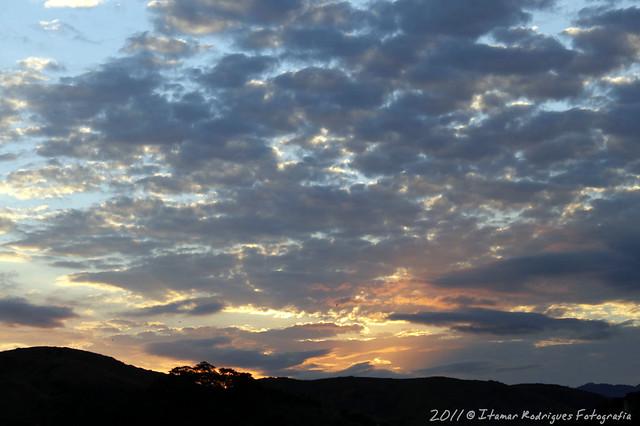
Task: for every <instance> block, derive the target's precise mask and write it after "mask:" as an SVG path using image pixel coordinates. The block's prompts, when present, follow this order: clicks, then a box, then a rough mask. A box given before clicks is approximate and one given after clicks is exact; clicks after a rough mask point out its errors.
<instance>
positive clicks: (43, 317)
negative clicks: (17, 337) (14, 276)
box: [0, 298, 76, 328]
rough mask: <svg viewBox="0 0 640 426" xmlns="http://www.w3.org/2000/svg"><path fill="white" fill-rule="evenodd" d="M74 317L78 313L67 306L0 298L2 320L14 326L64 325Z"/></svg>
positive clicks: (46, 326)
mask: <svg viewBox="0 0 640 426" xmlns="http://www.w3.org/2000/svg"><path fill="white" fill-rule="evenodd" d="M74 317H76V314H75V313H74V312H73V311H72V310H71V309H70V308H66V307H61V306H47V305H34V304H31V303H30V302H29V301H27V300H26V299H22V298H2V299H0V322H3V323H5V324H8V325H12V326H28V327H39V328H55V327H62V326H63V321H64V320H66V319H70V318H74Z"/></svg>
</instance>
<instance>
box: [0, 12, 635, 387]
mask: <svg viewBox="0 0 640 426" xmlns="http://www.w3.org/2000/svg"><path fill="white" fill-rule="evenodd" d="M47 3H48V4H49V5H54V4H57V5H59V6H62V5H63V4H64V5H66V6H82V5H84V6H89V5H93V6H95V5H96V4H97V3H99V2H97V1H84V2H82V1H53V0H51V1H48V2H47ZM605 3H606V4H605ZM41 4H44V2H41ZM598 4H600V3H598ZM556 6H562V2H553V1H548V0H523V1H515V0H487V1H483V2H478V1H472V0H451V1H442V0H422V1H418V0H398V1H386V0H380V1H373V2H370V3H368V4H367V5H366V6H363V4H362V2H359V1H358V2H356V1H348V2H312V1H305V0H285V1H282V0H277V1H276V0H266V1H265V0H260V1H258V0H238V1H226V0H224V1H211V0H184V1H177V0H175V1H174V0H166V1H152V2H149V3H148V7H147V12H148V13H149V18H150V22H149V25H150V26H149V27H148V28H146V29H142V28H141V29H139V30H138V31H137V32H135V33H134V34H131V35H129V37H128V38H126V40H125V41H124V44H123V46H121V50H120V51H119V52H118V53H117V54H116V55H113V56H110V57H109V58H108V59H105V60H104V61H103V62H102V63H100V64H95V65H93V66H88V67H85V68H84V71H82V72H79V73H75V74H74V73H70V74H69V75H66V76H64V77H58V76H59V74H57V75H56V78H54V77H53V76H52V75H53V74H51V73H52V71H53V70H51V69H47V68H46V67H40V68H38V67H35V68H34V67H30V68H24V67H23V68H20V69H17V70H15V71H13V72H12V71H6V72H3V73H2V74H1V75H0V77H1V80H0V83H1V86H2V87H1V89H0V90H2V96H1V98H2V100H0V130H1V131H2V135H0V141H20V142H22V141H24V142H25V145H24V146H30V147H32V151H31V152H26V151H25V152H22V151H20V152H18V151H17V149H16V148H15V147H14V146H13V145H12V144H5V145H3V151H2V152H1V153H0V161H2V167H3V170H5V168H6V173H4V174H3V175H2V177H1V178H0V179H2V181H0V191H1V192H3V195H7V196H10V197H14V198H21V199H28V200H31V201H30V202H34V203H35V200H44V199H45V198H46V197H50V198H56V199H55V200H51V201H52V202H51V203H49V201H47V204H48V205H50V206H63V207H64V208H58V207H50V208H49V210H47V211H46V212H36V211H31V212H30V213H23V211H16V210H7V211H5V210H0V232H4V234H3V236H2V238H3V239H2V240H1V242H0V244H1V245H2V247H1V248H0V253H5V252H6V253H14V252H15V253H26V252H28V253H30V255H31V256H33V261H34V262H39V263H44V264H47V265H53V266H55V267H57V268H61V269H56V271H63V272H62V273H64V274H66V276H65V277H64V278H65V279H66V282H68V283H71V284H75V285H84V284H90V285H93V287H92V289H96V288H101V289H103V288H104V286H105V285H107V286H109V287H111V290H114V289H115V291H118V292H128V293H127V294H129V295H130V296H131V297H132V298H136V300H137V301H139V302H141V303H144V306H147V307H146V308H143V309H139V310H134V311H132V310H131V305H126V304H124V303H123V304H122V305H121V306H111V305H109V306H106V305H105V306H96V311H97V313H96V316H102V317H103V318H102V319H105V320H106V319H107V317H108V316H109V315H112V314H113V313H114V312H117V313H118V315H122V316H125V317H128V318H129V319H133V320H138V319H141V320H140V321H141V323H142V321H143V319H144V318H145V317H154V318H152V319H153V320H154V324H155V323H156V321H155V320H159V319H161V320H163V321H166V322H167V323H171V322H174V325H175V322H177V321H184V322H186V321H193V322H194V323H197V324H200V325H201V324H202V322H203V321H208V320H211V321H213V318H214V316H213V315H212V314H216V317H215V318H218V317H225V320H226V319H228V318H230V317H232V315H236V314H237V312H251V314H250V315H253V314H255V313H256V312H259V313H262V314H264V313H265V312H273V311H274V310H284V311H287V313H288V314H292V315H293V314H295V315H298V314H301V312H302V311H304V312H305V313H312V314H313V315H315V316H314V317H313V318H315V319H316V320H318V321H336V323H338V324H342V322H340V321H337V320H336V317H339V318H341V319H342V320H344V319H348V320H349V321H351V320H352V319H353V320H354V323H358V321H360V320H362V324H364V323H365V322H366V321H369V320H371V319H372V318H373V319H379V318H386V317H387V316H388V315H389V313H390V312H396V314H393V315H392V316H391V317H392V318H395V319H406V320H408V321H410V322H411V323H412V324H403V325H402V327H407V328H413V327H418V325H416V324H426V325H438V326H443V327H447V328H449V329H453V330H457V331H461V332H464V333H461V334H462V335H463V337H462V338H463V339H464V341H465V342H466V344H468V345H469V347H470V348H472V347H473V348H477V347H478V346H477V345H478V344H479V343H478V341H480V340H482V339H485V338H486V336H487V335H489V336H507V337H511V336H514V338H517V339H522V342H521V343H518V344H517V343H514V342H512V343H511V344H512V345H513V350H514V351H516V350H517V352H518V353H529V352H528V351H531V350H532V349H531V348H532V347H535V344H537V340H536V339H540V338H543V339H544V338H547V337H548V338H550V339H560V340H562V341H563V342H565V343H566V345H567V347H563V348H559V347H557V348H553V349H552V348H551V346H548V347H545V349H539V348H537V347H535V348H536V349H533V350H532V351H533V352H535V354H533V352H532V353H531V354H529V355H527V356H529V357H531V358H532V360H531V362H529V361H523V362H522V363H519V364H517V365H513V366H512V367H514V368H515V367H519V366H527V365H534V364H535V365H540V366H542V365H550V364H548V363H545V362H544V359H542V357H541V356H539V357H537V358H536V354H539V353H541V352H545V351H546V352H545V353H552V352H553V353H555V354H567V355H566V356H565V355H562V356H561V355H557V356H558V357H559V358H558V359H563V360H566V359H569V355H568V354H574V353H575V352H574V349H571V348H569V347H568V346H569V343H567V342H571V341H574V340H579V341H580V342H581V343H580V344H583V345H587V344H588V345H590V347H599V346H598V345H599V344H600V343H601V342H604V341H612V342H613V341H615V342H617V343H616V345H618V346H616V347H619V346H620V345H622V343H621V342H623V341H624V340H626V339H629V337H628V336H633V335H635V334H634V332H632V331H630V330H629V329H630V328H633V327H620V326H617V325H615V324H613V323H607V322H603V321H601V319H602V318H603V316H602V312H605V311H606V312H609V310H611V309H612V310H614V311H615V315H617V316H619V317H620V319H619V320H618V319H617V318H616V319H615V321H617V322H618V323H619V322H622V321H624V320H628V319H633V318H635V317H634V315H636V314H635V313H634V312H637V311H635V310H634V309H635V308H634V307H636V305H637V303H638V301H639V300H640V292H638V289H639V288H640V287H638V282H639V278H640V275H639V271H640V257H639V255H638V253H640V247H639V246H638V241H640V233H639V231H638V226H637V218H636V216H637V212H638V210H639V208H640V196H639V195H638V193H639V192H638V175H639V171H640V163H639V162H638V158H639V155H640V150H639V149H638V143H637V134H638V131H640V127H639V124H638V123H639V121H638V120H637V119H636V117H637V116H638V115H639V114H640V83H639V82H638V79H637V76H636V75H635V74H634V73H633V71H634V69H635V67H636V66H637V63H638V59H639V58H640V49H639V47H638V46H639V45H638V43H637V40H638V37H639V36H640V28H639V27H638V24H637V22H638V15H639V14H640V12H639V10H640V9H638V8H637V7H624V8H622V7H619V5H618V4H616V3H614V2H604V3H603V4H600V6H599V7H585V8H584V9H583V10H581V11H580V12H578V13H575V14H573V15H570V16H559V17H558V18H559V19H560V18H561V19H563V20H564V21H565V23H566V27H567V28H566V29H565V30H564V31H563V32H562V33H558V34H552V33H550V32H549V31H546V30H541V29H540V28H538V27H537V25H538V23H539V22H538V20H539V19H540V17H541V16H542V15H540V12H543V13H548V12H549V11H553V10H564V9H563V8H561V7H560V8H558V9H553V8H554V7H556ZM102 9H107V7H105V8H97V9H96V10H94V11H92V12H87V13H99V12H100V11H102ZM105 12H106V11H105ZM567 13H573V12H567ZM81 15H84V12H83V13H81ZM47 19H50V17H49V18H47ZM67 21H68V24H69V25H71V24H78V21H74V20H73V19H72V17H71V15H69V17H65V24H66V23H67ZM41 25H42V27H43V28H44V29H48V30H52V31H57V30H59V31H63V30H65V28H63V26H62V21H43V22H42V23H41ZM540 27H542V28H547V27H549V26H547V25H542V26H540ZM68 28H72V27H68ZM68 28H67V32H69V33H73V32H72V31H71V30H69V29H68ZM82 28H83V29H84V27H82ZM88 36H90V34H88ZM123 39H124V37H123ZM211 46H213V48H212V47H211ZM21 146H22V145H21ZM25 150H27V148H25ZM23 159H24V160H25V161H22V160H23ZM31 160H33V161H31ZM18 162H20V165H19V166H16V167H15V168H13V169H12V164H13V163H18ZM34 181H35V183H34ZM87 195H89V196H87ZM60 199H64V200H65V202H64V203H59V201H60ZM67 200H69V202H68V203H67V202H66V201H67ZM43 204H44V203H43ZM7 257H8V256H7ZM14 258H16V256H14ZM62 268H63V269H62ZM95 284H99V285H100V286H97V287H96V286H95ZM74 291H75V290H74ZM95 291H98V290H95ZM103 297H104V300H115V299H113V298H109V297H107V296H103ZM176 300H180V301H179V302H176ZM434 305H435V306H434ZM558 305H561V307H562V309H566V312H567V315H569V316H570V315H572V314H571V313H570V312H572V310H571V308H572V307H573V308H574V309H576V310H577V311H580V312H582V313H584V312H587V314H585V315H584V318H585V319H583V317H582V316H581V317H580V318H578V317H576V318H555V317H552V316H550V315H548V314H542V313H540V312H547V313H549V312H558V311H557V309H558ZM576 305H580V306H578V307H576ZM603 305H607V306H606V309H605V307H603ZM223 306H224V307H228V308H229V309H223V310H221V308H222V307H223ZM478 306H482V307H491V309H490V310H480V309H477V307H478ZM521 306H527V307H530V308H531V309H532V310H533V312H511V311H512V310H517V308H518V307H521ZM473 307H476V309H474V308H473ZM234 309H235V312H236V313H235V314H234V313H231V312H234ZM608 309H609V310H608ZM399 312H418V314H410V315H408V314H399ZM536 312H537V313H536ZM281 313H282V312H280V314H281ZM636 316H637V315H636ZM260 318H263V317H260ZM319 318H320V319H319ZM586 318H592V320H591V321H590V320H587V319H586ZM271 319H272V318H270V320H271ZM612 321H613V320H612ZM133 322H134V323H136V325H137V324H138V323H137V321H133ZM256 322H258V323H259V324H252V325H253V326H258V327H262V324H261V321H256ZM225 323H226V322H225ZM150 324H151V323H150ZM286 325H291V323H286ZM395 325H396V326H399V325H400V324H395ZM164 326H166V325H162V326H158V327H164ZM282 326H284V325H282ZM139 327H141V328H143V327H144V326H142V325H140V326H139ZM147 327H151V326H147ZM168 327H170V326H168ZM296 327H297V328H282V329H272V330H263V331H261V332H256V333H253V334H251V335H250V336H248V335H244V334H243V335H242V337H243V338H245V339H248V338H249V337H250V340H251V342H254V344H253V345H248V346H247V345H243V340H242V339H240V338H233V339H232V340H231V341H228V342H222V341H216V342H210V341H207V339H208V338H211V336H209V335H206V333H205V334H204V335H199V334H197V333H196V334H193V335H190V334H188V333H187V334H180V333H176V335H175V336H173V337H171V338H170V339H169V338H167V339H166V341H163V342H159V341H156V340H153V341H146V340H135V339H133V340H132V341H133V342H135V343H132V344H136V345H139V346H145V347H148V348H149V349H150V351H151V352H153V353H163V354H165V355H166V356H170V355H171V354H173V356H182V357H188V358H197V359H198V360H200V359H205V358H207V357H209V358H211V359H212V360H216V359H218V360H219V361H216V362H218V363H219V362H224V361H226V360H230V359H232V358H233V356H237V359H242V360H243V362H242V363H243V365H246V366H247V367H248V368H258V366H259V365H263V366H265V368H267V367H268V368H270V369H272V370H275V369H284V370H291V369H296V368H298V367H300V366H301V365H303V364H304V361H305V360H307V359H311V358H309V357H312V355H313V353H316V352H313V351H320V352H318V353H325V352H323V351H329V354H331V353H332V352H331V351H332V350H334V349H336V348H338V347H341V348H343V349H344V348H346V347H348V345H353V346H349V347H350V348H351V350H353V351H358V350H360V351H364V349H362V348H361V347H358V346H357V344H356V343H344V342H343V343H340V344H339V343H336V342H335V341H336V340H339V339H340V338H344V337H345V336H347V335H358V334H359V333H361V332H362V329H361V328H359V327H360V326H359V325H358V324H350V325H349V326H346V327H349V328H347V329H345V328H339V327H338V326H336V325H335V324H333V325H332V324H330V323H324V322H319V323H318V324H316V325H309V324H299V325H298V326H296ZM343 327H345V326H343ZM362 327H363V326H362ZM374 328H375V327H374ZM623 329H624V330H623ZM137 331H139V330H137ZM137 331H136V332H137ZM409 331H411V330H409ZM136 332H133V331H132V332H131V333H136ZM202 333H204V331H202ZM234 333H235V334H234V336H236V337H237V335H240V334H241V333H239V332H238V331H237V330H236V331H235V332H234ZM375 333H376V332H372V335H370V336H369V337H371V338H372V339H371V340H367V343H366V344H365V343H363V344H362V346H367V347H369V346H375V345H383V343H382V342H384V344H386V345H389V347H392V346H393V347H396V346H397V347H405V346H404V345H398V344H397V343H398V340H393V339H396V338H397V339H403V341H411V345H414V346H412V348H413V349H419V348H420V347H423V346H427V345H431V344H432V342H431V341H429V340H428V339H426V338H424V339H423V340H420V339H419V338H418V337H416V336H409V335H410V334H411V333H407V334H406V335H405V337H394V338H393V339H391V338H389V340H385V338H384V337H381V336H378V335H377V334H375ZM214 334H215V333H214ZM169 337H170V336H169ZM214 337H215V336H214ZM605 338H606V339H605ZM474 339H476V340H474ZM392 340H393V341H392ZM190 341H193V345H192V346H193V347H194V348H196V349H192V352H190V353H187V352H185V351H186V350H187V349H184V348H186V347H188V346H189V345H190V343H189V342H190ZM269 342H272V343H273V345H269V344H268V343H269ZM585 342H588V343H585ZM245 343H246V342H245ZM275 343H277V345H276V344H275ZM147 344H148V345H149V346H146V345H147ZM154 345H156V346H154ZM157 345H160V346H157ZM474 345H475V346H474ZM487 345H489V346H487V347H488V349H487V350H486V354H487V356H486V358H487V359H486V360H484V359H483V360H474V359H469V358H468V357H462V356H461V358H460V359H453V360H451V361H450V362H441V364H442V365H443V366H446V365H449V364H452V363H454V364H456V365H454V367H451V369H455V368H457V369H459V370H461V371H467V372H472V371H476V372H480V371H492V372H494V373H496V374H499V373H498V368H497V367H495V366H496V365H498V364H499V363H498V362H497V361H495V360H494V359H493V358H492V357H497V355H495V353H496V350H495V346H491V344H490V342H489V343H487ZM518 345H521V346H518ZM409 346H410V345H409ZM516 346H517V347H516ZM603 350H604V349H603ZM234 351H240V352H235V353H234ZM308 351H312V353H311V354H309V353H307V352H308ZM344 351H345V352H346V349H344ZM576 351H577V350H576ZM389 353H391V352H389ZM323 356H330V355H327V354H325V355H323ZM400 358H401V356H398V359H400ZM408 358H409V357H406V358H405V359H402V360H399V361H398V362H399V363H402V362H406V359H408ZM533 358H536V359H535V361H534V360H533ZM298 361H300V362H302V363H303V364H300V363H298V364H296V362H298ZM494 361H495V362H494ZM466 362H471V363H473V362H476V364H468V365H465V364H464V363H466ZM484 362H486V363H488V364H478V363H484ZM385 365H386V364H385ZM407 365H408V364H407ZM616 365H617V364H616ZM620 365H622V363H620ZM352 367H353V368H352V370H351V371H354V372H362V374H365V373H366V374H369V373H371V372H372V371H373V372H375V371H378V373H379V374H382V373H380V370H381V368H380V367H379V366H378V365H377V364H375V363H373V360H372V359H369V358H366V357H364V355H363V357H362V358H359V359H354V361H353V366H352ZM428 367H429V366H424V365H412V366H411V369H412V370H414V371H420V370H421V369H424V368H427V369H428ZM431 367H433V366H431ZM485 367H486V368H485ZM336 368H337V369H339V370H344V369H346V368H349V365H341V366H339V367H336ZM384 368H386V367H384ZM389 368H391V367H389ZM447 368H449V367H447ZM447 368H445V370H446V369H447ZM541 368H542V367H541ZM545 368H546V367H545ZM549 368H553V369H555V370H554V371H556V372H558V371H559V372H564V371H569V370H567V369H564V368H562V367H557V366H554V367H549ZM612 368H613V367H612ZM615 368H618V367H615ZM619 368H622V367H619ZM339 370H337V371H339ZM530 370H531V371H533V370H534V369H530ZM391 371H392V372H395V371H396V370H389V372H391ZM425 371H426V370H425ZM434 371H435V370H434ZM524 371H525V370H522V371H521V373H522V374H525V372H524ZM527 371H529V370H527ZM372 374H373V373H372ZM389 374H391V373H389ZM500 374H502V373H500ZM504 374H507V373H506V372H505V373H504ZM514 374H515V373H514ZM518 374H520V373H518ZM552 377H555V376H553V375H552Z"/></svg>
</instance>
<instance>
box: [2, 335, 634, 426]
mask: <svg viewBox="0 0 640 426" xmlns="http://www.w3.org/2000/svg"><path fill="white" fill-rule="evenodd" d="M185 371H187V372H190V370H189V369H187V370H185ZM221 371H222V370H221ZM228 374H232V376H229V377H232V378H233V377H236V376H234V375H233V374H236V373H235V372H231V373H228ZM197 377H200V376H197V375H193V374H191V372H190V374H186V375H182V376H177V375H169V374H163V373H157V372H153V371H148V370H143V369H140V368H137V367H133V366H130V365H126V364H124V363H122V362H120V361H117V360H115V359H113V358H110V357H106V356H103V355H98V354H94V353H90V352H85V351H79V350H74V349H68V348H50V347H38V348H29V349H16V350H12V351H6V352H0V425H2V426H5V425H6V426H13V425H16V426H17V425H42V426H44V425H72V426H75V425H78V426H80V425H110V426H123V425H124V426H126V425H137V426H139V425H164V424H167V425H169V424H170V425H199V424H207V425H238V426H244V425H246V426H250V425H251V426H252V425H256V426H257V425H261V426H263V425H279V426H287V425H292V426H293V425H295V426H307V425H308V426H315V425H318V426H320V425H322V426H332V425H336V426H341V425H344V426H362V425H367V426H374V425H378V426H383V425H388V426H391V425H393V426H409V425H424V424H427V423H429V418H430V417H431V415H432V412H431V410H432V409H437V410H439V414H442V413H443V412H444V410H447V409H449V410H452V411H453V410H456V409H458V410H460V409H465V410H470V409H474V410H479V409H483V408H487V409H494V410H495V411H496V412H500V413H520V412H521V411H522V410H529V411H531V412H539V411H541V412H543V413H547V412H554V413H562V412H575V411H576V410H578V409H588V410H592V409H597V410H599V412H619V411H620V410H622V409H626V410H636V411H637V407H638V400H639V399H640V398H639V396H640V393H636V394H633V393H632V394H629V395H627V397H626V398H625V399H622V398H619V396H620V395H621V392H626V391H627V390H628V389H626V388H624V387H619V386H612V385H594V384H591V383H590V384H587V385H584V386H582V387H581V388H580V389H572V388H568V387H563V386H557V385H543V384H522V385H505V384H502V383H498V382H493V381H474V380H458V379H450V378H445V377H431V378H421V379H375V378H356V377H340V378H331V379H322V380H312V381H300V380H293V379H286V378H268V379H260V380H253V379H247V380H242V381H238V382H237V383H236V384H234V385H233V386H227V385H225V387H224V388H223V387H216V386H209V385H205V384H206V383H205V384H202V383H204V382H203V381H202V380H200V379H197V380H196V379H194V378H197ZM238 377H241V378H242V377H243V376H242V375H240V376H238ZM198 383H200V384H198ZM623 388H624V389H623ZM629 388H631V390H638V389H637V388H633V387H629ZM613 393H616V394H615V395H612V396H614V398H608V397H605V396H603V395H607V396H609V394H613ZM634 413H635V411H634ZM464 420H465V419H464V418H462V419H461V420H460V421H459V423H464ZM482 424H492V422H491V421H483V422H482ZM502 424H504V422H502ZM509 424H526V422H515V423H514V422H509ZM535 424H545V423H544V422H543V423H540V422H536V423H535ZM546 424H548V423H546ZM594 424H595V423H594ZM616 424H631V423H628V422H627V423H625V422H622V423H616Z"/></svg>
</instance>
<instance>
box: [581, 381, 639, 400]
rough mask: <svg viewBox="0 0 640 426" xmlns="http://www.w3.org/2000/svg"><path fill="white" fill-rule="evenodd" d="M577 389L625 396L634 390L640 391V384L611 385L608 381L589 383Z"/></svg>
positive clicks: (607, 395)
mask: <svg viewBox="0 0 640 426" xmlns="http://www.w3.org/2000/svg"><path fill="white" fill-rule="evenodd" d="M577 389H580V390H583V391H587V392H593V393H597V394H598V395H602V396H606V397H607V398H624V397H625V396H627V395H628V394H630V393H632V392H640V385H638V386H630V385H610V384H608V383H587V384H584V385H582V386H579V387H578V388H577Z"/></svg>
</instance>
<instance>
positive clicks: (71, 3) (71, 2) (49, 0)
mask: <svg viewBox="0 0 640 426" xmlns="http://www.w3.org/2000/svg"><path fill="white" fill-rule="evenodd" d="M102 2H103V0H46V1H45V2H44V7H46V8H57V7H69V8H81V9H88V8H92V7H96V6H99V5H100V4H102Z"/></svg>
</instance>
